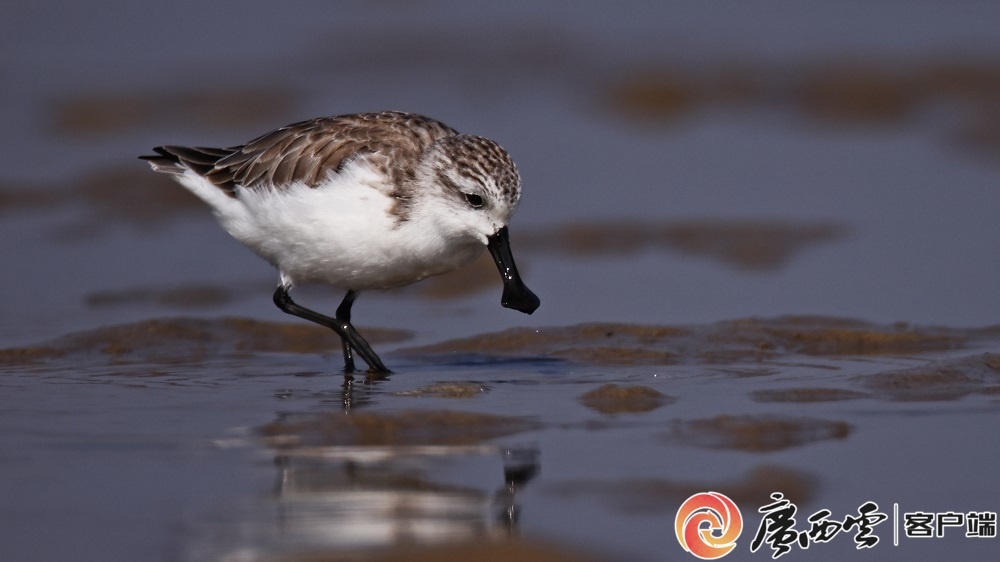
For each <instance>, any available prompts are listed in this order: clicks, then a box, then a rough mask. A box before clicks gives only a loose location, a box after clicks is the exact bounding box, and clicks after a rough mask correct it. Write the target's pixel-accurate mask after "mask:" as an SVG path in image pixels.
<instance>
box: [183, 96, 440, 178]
mask: <svg viewBox="0 0 1000 562" xmlns="http://www.w3.org/2000/svg"><path fill="white" fill-rule="evenodd" d="M456 134H458V133H457V132H456V131H455V130H454V129H452V128H451V127H448V126H447V125H445V124H443V123H441V122H439V121H435V120H433V119H430V118H427V117H422V116H419V115H413V114H408V113H398V112H383V113H364V114H358V115H341V116H337V117H321V118H318V119H311V120H309V121H302V122H299V123H294V124H292V125H288V126H287V127H282V128H280V129H277V130H275V131H272V132H270V133H267V134H265V135H263V136H260V137H258V138H256V139H254V140H252V141H250V142H248V143H246V144H244V145H242V146H238V147H234V148H233V149H229V150H231V152H230V153H229V154H228V155H225V156H223V157H221V158H219V159H218V160H217V161H216V162H215V163H214V166H213V167H212V169H211V170H208V171H206V172H204V173H203V175H204V176H205V177H206V178H208V179H209V180H211V181H212V182H213V183H215V184H216V185H218V186H219V187H220V188H222V189H224V190H226V191H232V190H234V189H235V187H236V186H237V185H239V186H243V187H247V188H252V189H269V188H270V189H274V188H281V187H282V186H286V185H289V184H292V183H295V182H303V183H305V184H306V185H308V186H311V187H317V186H318V185H319V184H320V183H321V182H322V181H323V180H324V179H326V178H327V177H328V176H329V175H330V174H331V173H335V172H338V171H339V170H341V169H342V168H343V166H344V165H345V164H346V163H347V162H349V161H350V160H351V159H353V158H358V157H367V158H370V161H371V162H372V163H373V164H375V165H378V166H381V167H382V169H383V171H384V172H385V173H386V174H388V175H389V177H390V178H391V180H392V181H393V182H394V183H395V182H397V181H398V180H400V179H402V178H404V177H406V176H408V175H412V173H413V168H414V167H415V166H416V162H417V160H418V159H419V157H420V154H421V153H423V151H424V150H425V149H426V148H427V147H428V146H429V145H430V144H432V143H433V142H434V141H435V140H437V139H439V138H443V137H448V136H453V135H456ZM198 171H199V172H201V171H200V170H198Z"/></svg>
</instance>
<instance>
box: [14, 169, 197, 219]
mask: <svg viewBox="0 0 1000 562" xmlns="http://www.w3.org/2000/svg"><path fill="white" fill-rule="evenodd" d="M137 156H138V155H137ZM68 206H73V207H75V208H76V210H78V211H80V212H82V213H83V214H84V216H83V217H82V219H76V221H77V222H73V223H70V224H68V225H64V226H62V227H60V231H61V232H62V233H63V234H70V235H79V234H93V233H96V232H101V231H102V230H104V229H106V228H110V227H112V226H117V225H121V224H126V225H128V226H131V227H134V228H140V229H147V228H149V227H150V226H156V225H160V224H162V223H163V222H165V221H167V220H170V219H173V218H176V217H178V216H180V215H185V214H190V213H193V212H204V213H205V214H206V216H207V215H208V208H207V207H206V206H205V204H204V203H202V202H201V201H200V200H198V198H197V197H195V196H194V195H192V194H191V193H189V192H188V190H186V189H184V188H183V187H182V186H180V185H178V184H177V183H175V182H174V181H172V180H170V179H169V178H168V177H166V176H164V175H163V174H156V173H153V172H152V171H151V170H149V167H148V166H147V165H145V164H144V163H142V162H140V161H139V160H136V161H135V162H134V163H132V162H129V163H128V164H122V165H120V166H114V167H109V168H104V169H102V170H98V171H97V172H94V173H91V174H88V175H85V176H83V177H82V178H81V179H80V180H79V181H74V182H72V183H70V184H68V185H31V184H25V185H9V186H0V214H8V213H15V212H23V211H31V210H42V211H51V210H56V209H61V208H65V207H68Z"/></svg>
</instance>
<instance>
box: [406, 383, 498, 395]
mask: <svg viewBox="0 0 1000 562" xmlns="http://www.w3.org/2000/svg"><path fill="white" fill-rule="evenodd" d="M489 391H490V389H489V387H487V386H484V385H481V384H475V383H469V382H439V383H435V384H430V385H427V386H422V387H420V388H415V389H413V390H403V391H400V392H394V393H393V394H394V395H395V396H411V397H416V398H425V397H431V398H475V397H476V396H479V395H481V394H485V393H487V392H489Z"/></svg>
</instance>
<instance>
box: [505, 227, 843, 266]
mask: <svg viewBox="0 0 1000 562" xmlns="http://www.w3.org/2000/svg"><path fill="white" fill-rule="evenodd" d="M845 233H846V229H845V228H844V227H843V226H841V225H837V224H832V223H792V222H786V221H764V220H720V219H702V220H688V221H677V222H668V223H642V222H636V221H628V222H624V221H622V222H615V221H588V222H586V223H571V224H566V225H559V226H556V227H552V228H547V229H536V230H534V231H531V230H529V231H527V232H524V233H523V234H519V235H518V237H517V239H516V240H515V242H516V243H517V244H518V245H519V246H521V245H523V246H524V247H525V248H527V249H528V250H529V251H531V252H549V253H554V254H559V255H561V256H569V257H578V258H583V257H594V256H622V255H629V254H635V253H638V252H642V251H648V250H667V251H675V252H679V253H681V254H684V255H689V256H697V257H707V258H711V259H715V260H719V261H721V262H723V263H725V264H726V265H729V266H731V267H735V268H737V269H743V270H754V271H764V270H773V269H777V268H780V267H782V266H783V265H785V264H786V263H788V262H789V261H790V260H791V259H792V258H793V257H794V256H795V255H797V254H799V253H801V252H802V251H804V250H805V249H807V248H808V247H811V246H815V245H817V244H822V243H829V242H833V241H836V240H838V239H840V238H842V237H843V236H844V235H845Z"/></svg>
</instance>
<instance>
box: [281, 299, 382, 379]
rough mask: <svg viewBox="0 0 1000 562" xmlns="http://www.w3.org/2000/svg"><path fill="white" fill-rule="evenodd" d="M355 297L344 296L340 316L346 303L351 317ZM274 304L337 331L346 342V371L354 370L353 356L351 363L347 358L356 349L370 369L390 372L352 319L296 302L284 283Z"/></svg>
mask: <svg viewBox="0 0 1000 562" xmlns="http://www.w3.org/2000/svg"><path fill="white" fill-rule="evenodd" d="M355 297H357V293H355V294H354V295H353V296H351V293H348V296H347V297H345V298H344V302H343V303H341V305H340V307H339V308H338V309H337V315H338V316H340V314H341V312H340V309H341V308H344V305H345V304H346V305H347V308H346V309H345V311H346V312H347V316H348V318H349V317H350V309H351V304H352V303H353V302H354V298H355ZM274 304H275V305H277V306H278V308H280V309H281V310H282V311H283V312H285V313H287V314H291V315H292V316H298V317H299V318H303V319H305V320H308V321H310V322H315V323H317V324H319V325H320V326H326V327H327V328H330V329H331V330H333V331H334V332H337V335H338V336H340V339H341V341H342V342H343V343H344V348H345V353H344V358H345V363H346V364H345V365H344V369H345V370H346V371H348V372H350V371H353V370H354V360H353V358H351V360H350V362H349V363H348V362H346V359H347V358H348V357H349V351H348V350H354V351H356V352H357V353H358V355H359V356H361V359H362V360H363V361H364V362H365V363H368V370H369V371H371V372H375V373H388V372H389V369H386V368H385V365H383V364H382V360H381V359H379V358H378V355H376V354H375V352H374V351H372V348H371V346H370V345H368V342H366V341H365V338H363V337H361V334H359V333H358V331H357V330H355V329H354V326H352V325H351V323H350V321H341V320H338V319H335V318H330V317H329V316H325V315H323V314H320V313H318V312H315V311H312V310H309V309H308V308H306V307H304V306H300V305H298V304H296V303H295V301H293V300H292V297H291V296H290V295H289V294H288V288H287V287H285V286H284V285H278V289H277V290H276V291H274Z"/></svg>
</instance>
